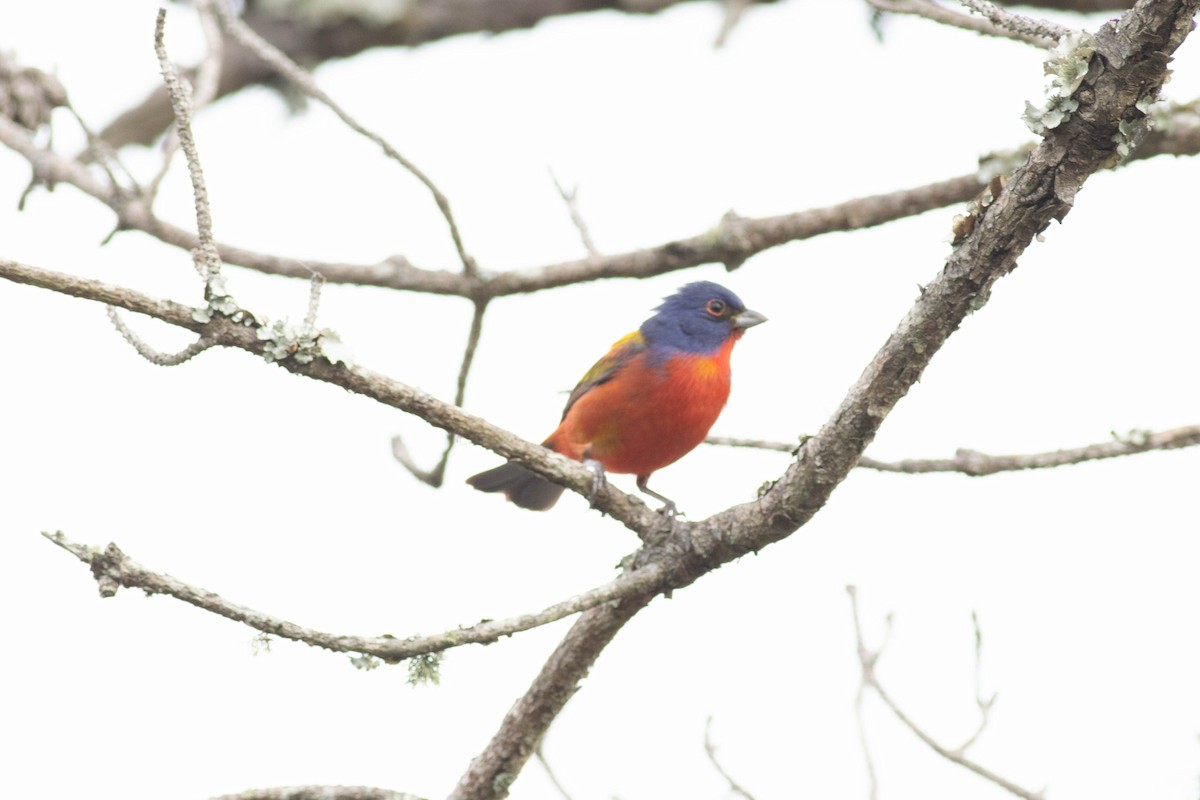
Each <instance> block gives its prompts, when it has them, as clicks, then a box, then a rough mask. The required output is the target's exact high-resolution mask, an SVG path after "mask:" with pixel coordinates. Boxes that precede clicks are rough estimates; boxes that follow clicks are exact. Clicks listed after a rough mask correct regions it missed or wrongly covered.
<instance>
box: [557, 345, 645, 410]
mask: <svg viewBox="0 0 1200 800" xmlns="http://www.w3.org/2000/svg"><path fill="white" fill-rule="evenodd" d="M645 349H646V340H645V339H644V338H643V337H642V332H641V331H634V332H633V333H631V334H629V335H628V336H623V337H622V338H620V339H618V340H617V341H616V342H615V343H614V344H613V346H612V349H611V350H609V351H608V354H607V355H605V356H604V358H602V359H600V360H599V361H597V362H596V363H595V364H593V365H592V368H591V369H589V370H588V371H587V374H586V375H584V376H583V378H581V379H580V381H579V383H578V384H577V385H576V386H575V388H574V389H572V390H571V396H570V397H569V398H567V406H566V408H564V409H563V418H564V419H565V418H566V416H567V412H568V411H570V410H571V406H573V405H575V402H576V401H577V400H578V399H579V398H581V397H583V396H584V395H585V394H587V393H588V392H589V391H591V390H592V389H593V388H595V387H597V386H599V385H600V384H602V383H606V382H608V381H611V380H612V379H613V377H615V376H616V374H617V373H618V372H620V371H621V369H622V368H623V367H624V366H625V365H626V364H628V363H629V361H630V360H631V359H632V358H633V357H634V356H636V355H637V354H638V353H641V352H642V351H643V350H645Z"/></svg>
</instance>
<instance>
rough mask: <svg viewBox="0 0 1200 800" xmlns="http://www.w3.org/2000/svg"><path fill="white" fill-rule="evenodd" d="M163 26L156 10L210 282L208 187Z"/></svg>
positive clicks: (213, 273) (212, 253)
mask: <svg viewBox="0 0 1200 800" xmlns="http://www.w3.org/2000/svg"><path fill="white" fill-rule="evenodd" d="M166 23H167V10H166V9H165V8H160V9H159V10H158V17H157V19H156V21H155V24H154V52H155V54H156V55H157V56H158V65H159V69H161V70H162V76H163V82H164V83H165V84H166V86H167V93H168V94H170V96H171V110H172V111H173V112H174V113H175V129H176V132H177V135H178V136H179V146H180V148H181V149H182V150H183V155H184V157H185V158H186V159H187V165H188V177H189V178H190V179H191V182H192V198H193V204H194V205H195V208H196V235H197V238H198V239H199V247H198V248H197V249H198V253H199V261H200V262H201V263H202V264H203V265H204V268H205V281H206V282H211V281H213V280H214V279H216V278H217V277H218V276H219V275H220V274H221V257H220V255H218V253H217V246H216V244H215V240H214V239H213V230H212V211H211V210H210V209H209V204H208V188H207V187H206V186H205V183H204V171H203V170H202V169H201V167H200V153H199V151H198V150H197V149H196V140H195V138H194V137H193V136H192V105H191V101H190V99H189V98H188V92H187V90H186V89H184V87H183V83H182V82H181V81H180V80H179V75H178V74H177V73H176V71H175V66H174V65H173V64H172V63H171V60H170V58H168V56H167V47H166V44H165V43H164V42H163V32H164V29H165V26H166Z"/></svg>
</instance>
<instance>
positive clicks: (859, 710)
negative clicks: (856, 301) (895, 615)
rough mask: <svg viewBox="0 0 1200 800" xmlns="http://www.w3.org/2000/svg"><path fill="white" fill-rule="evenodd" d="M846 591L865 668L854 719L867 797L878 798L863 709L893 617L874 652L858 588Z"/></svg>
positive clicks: (876, 775) (875, 774)
mask: <svg viewBox="0 0 1200 800" xmlns="http://www.w3.org/2000/svg"><path fill="white" fill-rule="evenodd" d="M846 593H847V594H848V595H850V607H851V608H852V609H853V611H854V622H855V625H854V633H855V641H856V644H857V647H858V662H859V664H860V665H861V667H862V670H863V679H862V680H861V681H860V682H859V684H858V692H856V693H855V695H854V719H855V725H856V727H857V728H858V744H859V747H861V748H862V754H863V761H864V762H865V764H866V767H867V785H868V790H867V798H868V800H877V798H878V797H879V775H878V773H876V771H875V757H874V756H873V755H872V754H871V744H870V740H868V738H867V718H866V714H865V713H864V711H863V709H864V705H863V700H864V698H865V697H866V696H867V686H868V683H867V679H866V673H867V671H868V670H871V671H874V669H875V663H876V662H877V661H878V660H879V656H881V655H882V654H883V651H884V649H885V648H886V647H887V639H888V638H890V634H891V630H892V618H891V615H890V614H889V615H888V617H887V622H888V625H887V631H888V635H887V636H885V637H884V643H883V644H881V645H879V649H878V650H875V651H874V652H871V651H869V650H867V646H866V644H865V643H864V641H863V636H862V628H861V626H859V624H858V590H857V589H856V588H855V587H854V586H847V587H846Z"/></svg>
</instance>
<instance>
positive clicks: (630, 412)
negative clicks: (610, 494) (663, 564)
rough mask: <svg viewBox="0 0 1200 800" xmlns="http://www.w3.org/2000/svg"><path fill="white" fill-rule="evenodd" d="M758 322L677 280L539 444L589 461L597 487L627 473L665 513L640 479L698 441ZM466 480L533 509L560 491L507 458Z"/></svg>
mask: <svg viewBox="0 0 1200 800" xmlns="http://www.w3.org/2000/svg"><path fill="white" fill-rule="evenodd" d="M766 321H767V318H766V317H764V316H763V315H762V314H759V313H758V312H757V311H751V310H749V309H747V308H746V306H745V305H744V304H743V303H742V301H741V300H740V299H739V298H738V296H737V295H735V294H734V293H733V292H731V291H729V290H728V289H726V288H725V287H724V286H720V285H718V284H715V283H711V282H709V281H697V282H696V283H689V284H687V285H686V286H684V287H682V288H681V289H679V291H677V292H675V294H673V295H671V296H670V297H666V298H664V299H663V303H662V305H660V306H659V307H658V308H656V309H655V314H654V316H652V317H650V319H648V320H646V321H645V322H643V323H642V325H641V327H640V328H638V329H637V330H636V331H634V332H633V333H631V334H629V335H628V336H625V337H623V338H621V339H618V340H617V342H616V343H615V344H613V346H612V349H611V350H609V351H608V355H606V356H604V358H602V359H600V360H599V361H597V362H596V364H595V365H594V366H593V367H592V368H591V369H590V370H588V372H587V374H586V375H584V376H583V379H582V380H580V381H579V385H577V386H576V387H575V389H574V391H572V392H571V396H570V397H569V398H568V399H567V407H566V408H565V409H563V415H562V421H561V422H560V423H559V425H558V429H557V430H555V431H554V433H552V434H550V436H549V437H548V438H547V439H546V440H545V441H544V442H542V446H543V447H548V448H550V449H551V450H553V451H555V452H556V453H562V454H563V455H564V456H567V457H568V458H574V459H576V460H581V461H584V462H585V463H590V464H592V465H593V466H595V467H596V469H597V487H598V486H599V485H600V484H602V483H603V476H604V472H605V471H608V472H623V473H632V474H634V475H636V476H637V487H638V488H639V489H641V490H642V491H643V492H645V493H646V494H648V495H650V496H651V497H655V498H658V499H659V500H661V501H663V502H664V503H665V504H666V505H665V506H664V507H663V509H662V510H663V511H664V512H665V513H672V512H673V511H674V509H675V504H674V503H673V502H671V500H670V499H668V498H666V497H663V496H662V495H661V494H659V493H658V492H655V491H653V490H651V489H650V488H649V487H647V486H646V481H647V480H648V479H649V478H650V474H651V473H652V472H654V471H655V470H659V469H662V468H663V467H665V466H667V465H668V464H673V463H674V462H676V461H678V460H679V459H680V458H682V457H683V456H684V455H686V454H687V453H689V452H691V451H692V450H693V449H694V448H695V447H696V445H698V444H700V443H701V442H702V441H704V437H705V436H707V435H708V429H709V428H711V427H712V424H713V423H714V422H716V420H717V416H718V415H719V414H720V413H721V409H722V408H724V407H725V401H726V400H727V399H728V398H729V355H730V352H731V351H732V350H733V345H734V343H735V342H737V340H738V339H740V338H742V334H743V333H744V332H745V330H746V329H747V328H750V327H753V326H754V325H758V324H760V323H763V322H766ZM467 483H469V484H471V485H472V486H474V487H475V488H476V489H479V490H480V491H483V492H503V493H504V494H505V496H506V497H508V499H509V500H511V501H512V502H514V503H516V504H517V505H518V506H520V507H521V508H528V509H533V510H535V511H545V510H546V509H548V508H550V507H551V506H553V505H554V503H555V502H556V501H557V500H558V498H559V496H560V495H561V494H562V493H563V487H561V486H559V485H558V484H556V483H551V482H550V481H548V480H546V479H545V478H543V477H541V476H540V475H537V474H535V473H533V472H530V471H529V470H527V469H525V468H524V467H522V466H520V465H519V464H515V463H513V462H511V461H510V462H508V463H507V464H504V465H502V466H499V467H496V468H494V469H489V470H487V471H486V472H481V473H479V474H478V475H474V476H472V477H470V478H468V479H467Z"/></svg>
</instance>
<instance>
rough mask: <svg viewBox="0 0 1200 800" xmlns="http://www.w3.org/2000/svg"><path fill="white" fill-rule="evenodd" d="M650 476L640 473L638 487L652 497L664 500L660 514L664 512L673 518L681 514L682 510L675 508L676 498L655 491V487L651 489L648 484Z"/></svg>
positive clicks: (664, 514) (665, 515)
mask: <svg viewBox="0 0 1200 800" xmlns="http://www.w3.org/2000/svg"><path fill="white" fill-rule="evenodd" d="M649 478H650V476H649V475H638V478H637V487H638V488H639V489H641V490H642V492H644V493H645V494H648V495H650V496H651V497H653V498H654V499H655V500H662V501H663V507H662V508H660V509H659V510H658V513H659V514H662V515H663V516H664V517H670V518H672V519H674V518H675V517H677V516H679V513H680V512H679V511H677V510H676V509H675V501H674V500H672V499H671V498H669V497H664V496H663V495H661V494H659V493H658V492H656V491H654V490H653V489H651V488H650V487H649V486H647V485H646V481H647V480H648V479H649Z"/></svg>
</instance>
